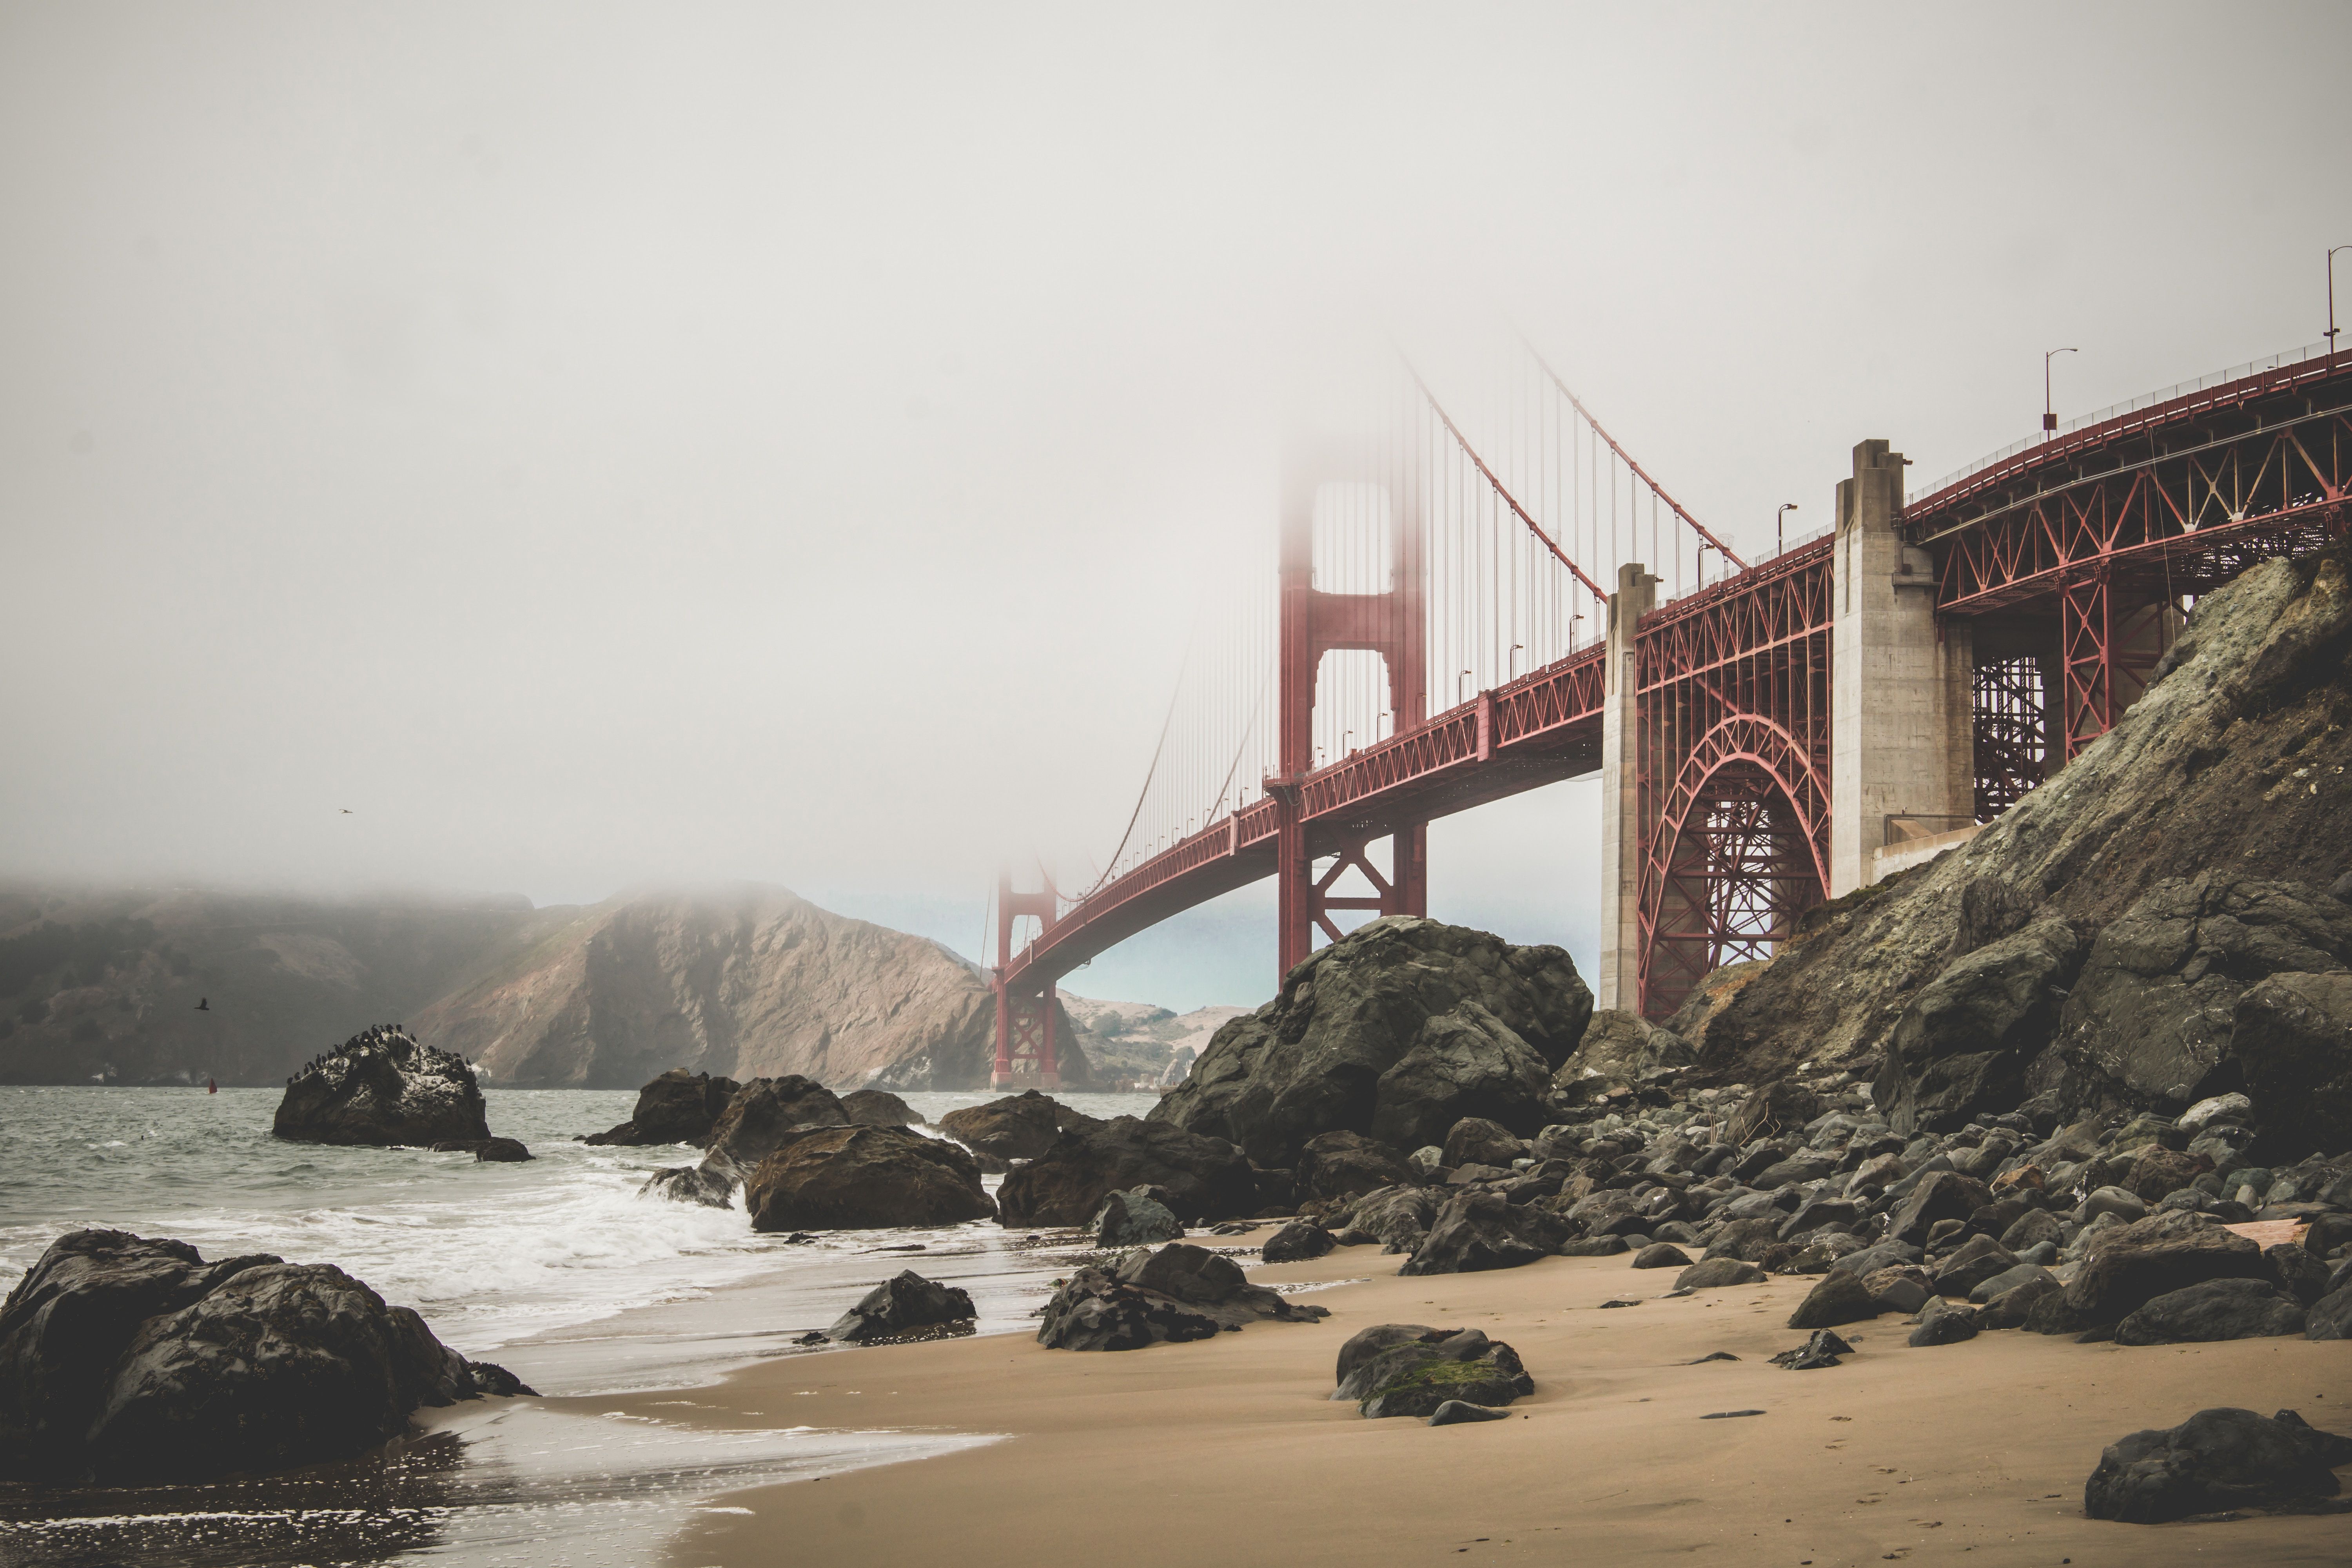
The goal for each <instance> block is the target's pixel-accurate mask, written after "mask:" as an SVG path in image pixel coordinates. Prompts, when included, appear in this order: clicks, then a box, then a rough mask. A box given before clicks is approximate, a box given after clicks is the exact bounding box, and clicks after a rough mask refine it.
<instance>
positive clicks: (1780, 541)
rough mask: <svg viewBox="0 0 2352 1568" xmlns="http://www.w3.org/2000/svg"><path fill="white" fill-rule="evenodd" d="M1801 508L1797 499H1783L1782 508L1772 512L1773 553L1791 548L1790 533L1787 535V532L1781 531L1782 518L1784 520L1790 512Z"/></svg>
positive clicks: (1776, 553)
mask: <svg viewBox="0 0 2352 1568" xmlns="http://www.w3.org/2000/svg"><path fill="white" fill-rule="evenodd" d="M1797 510H1801V509H1800V508H1799V507H1798V505H1797V503H1796V502H1795V501H1792V500H1784V501H1782V502H1781V503H1780V510H1779V511H1776V512H1774V513H1773V514H1772V553H1773V554H1775V555H1778V554H1780V553H1781V552H1783V551H1786V550H1787V549H1788V548H1789V539H1788V535H1786V534H1785V533H1783V532H1781V531H1780V528H1781V520H1782V519H1783V518H1785V517H1787V516H1788V515H1789V514H1790V512H1792V511H1797Z"/></svg>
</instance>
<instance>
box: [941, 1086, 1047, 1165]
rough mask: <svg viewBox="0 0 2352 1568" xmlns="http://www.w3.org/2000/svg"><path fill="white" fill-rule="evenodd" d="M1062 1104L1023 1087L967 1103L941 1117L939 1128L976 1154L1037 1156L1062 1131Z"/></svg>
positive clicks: (1000, 1157)
mask: <svg viewBox="0 0 2352 1568" xmlns="http://www.w3.org/2000/svg"><path fill="white" fill-rule="evenodd" d="M1059 1110H1061V1106H1060V1105H1059V1104H1058V1103H1057V1102H1056V1101H1055V1100H1054V1098H1053V1097H1052V1096H1050V1095H1045V1094H1040V1093H1039V1092H1037V1090H1035V1089H1024V1090H1023V1091H1022V1092H1021V1093H1019V1094H1008V1095H1006V1096H1005V1097H1004V1098H1003V1099H1002V1100H990V1101H989V1102H988V1103H987V1104H986V1105H968V1106H965V1107H964V1108H963V1109H962V1110H950V1111H949V1112H948V1113H947V1114H946V1115H945V1116H942V1117H940V1131H942V1132H945V1133H947V1134H948V1135H949V1136H950V1137H952V1138H955V1139H957V1140H958V1141H960V1142H962V1143H964V1144H966V1145H968V1146H969V1147H970V1148H971V1151H972V1152H974V1153H976V1154H985V1155H987V1156H989V1157H990V1158H991V1159H993V1160H998V1161H1003V1162H1005V1163H1011V1162H1012V1161H1014V1160H1034V1159H1035V1158H1036V1157H1037V1156H1038V1155H1040V1154H1042V1153H1044V1152H1045V1151H1046V1150H1048V1149H1050V1148H1052V1147H1053V1146H1054V1140H1055V1138H1057V1137H1059V1136H1060V1135H1061V1131H1062V1128H1061V1121H1060V1118H1059V1116H1058V1115H1057V1114H1056V1113H1057V1112H1058V1111H1059Z"/></svg>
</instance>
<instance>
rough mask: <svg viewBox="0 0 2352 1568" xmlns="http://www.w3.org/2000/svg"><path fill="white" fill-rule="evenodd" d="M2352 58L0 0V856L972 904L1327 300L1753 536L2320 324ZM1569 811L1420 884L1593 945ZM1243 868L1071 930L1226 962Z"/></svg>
mask: <svg viewBox="0 0 2352 1568" xmlns="http://www.w3.org/2000/svg"><path fill="white" fill-rule="evenodd" d="M2347 46H2352V12H2347V10H2346V9H2345V8H2344V7H2343V6H2341V5H2308V6H2304V5H2289V6H2277V5H2270V6H2265V5H2230V6H2226V7H2225V6H2210V7H2196V6H2171V5H2129V6H2118V7H2090V6H2066V7H2049V6H2038V5H2037V6H2018V7H2010V8H2003V7H1993V6H1971V7H1966V8H1958V7H1955V8H1948V9H1945V10H1941V11H1934V12H1930V11H1927V10H1924V9H1913V10H1906V11H1896V10H1894V9H1893V8H1889V7H1885V6H1864V7H1852V8H1847V7H1830V6H1794V5H1790V6H1780V7H1774V8H1765V7H1760V6H1740V7H1733V6H1720V7H1680V8H1677V7H1643V8H1639V9H1638V11H1637V10H1636V9H1635V8H1629V7H1622V6H1605V7H1604V6H1563V5H1543V6H1526V7H1521V6H1507V5H1487V6H1443V7H1431V6H1423V7H1402V6H1400V7H1376V6H1367V5H1346V6H1333V7H1307V6H1283V7H1271V8H1269V7H1262V6H1252V5H1234V6H1223V5H1188V6H1182V7H1175V6H1167V7H1160V8H1144V7H1116V8H1115V7H1104V6H1073V7H1067V8H1055V7H1043V6H992V7H975V6H970V5H943V6H937V7H924V6H856V7H852V6H841V5H825V6H817V5H807V6H785V5H747V6H728V5H695V6H691V7H680V6H652V5H646V6H613V5H583V4H577V3H567V4H563V5H487V6H485V5H373V6H352V5H337V6H321V5H203V6H187V5H106V4H84V3H79V0H77V3H73V4H56V5H23V4H16V5H0V213H5V231H0V232H5V245H4V246H0V874H16V875H31V876H44V877H52V876H54V877H76V878H118V877H133V876H135V877H141V878H149V879H202V880H220V881H236V882H244V883H265V884H268V885H273V886H289V887H298V888H306V889H320V890H341V891H350V890H356V889H371V888H383V887H394V886H397V887H415V888H459V889H486V890H519V891H521V892H524V893H527V894H528V895H530V897H531V898H533V899H534V900H538V901H540V902H542V903H544V902H559V901H561V902H571V901H584V900H595V899H600V898H603V897H605V896H607V895H609V894H611V893H612V892H614V890H615V889H619V888H622V887H624V886H626V885H631V884H638V883H645V882H650V881H667V882H677V881H697V880H706V879H719V878H756V879H765V880H774V881H780V882H783V883H786V884H788V885H791V886H793V887H795V888H797V889H800V890H802V891H803V892H804V893H807V894H809V895H810V896H812V897H815V898H818V899H819V900H820V901H824V902H827V903H829V904H830V905H832V906H833V907H835V908H841V909H844V910H847V911H848V912H852V913H858V914H865V915H868V916H871V917H873V918H877V919H882V920H886V921H890V922H891V923H894V924H899V925H902V926H905V927H908V929H916V930H923V931H929V933H930V934H933V935H937V936H939V937H940V938H942V939H943V940H948V941H950V942H955V943H956V944H957V945H958V946H960V947H961V948H963V949H964V950H965V951H967V952H972V951H975V950H976V948H977V945H978V942H977V939H978V936H979V918H980V916H979V910H980V899H981V897H982V892H983V890H984V888H985V885H986V883H987V882H988V880H989V879H991V877H992V873H993V868H994V866H995V865H996V863H997V860H998V858H999V857H1000V856H1001V855H1003V854H1008V853H1013V854H1020V853H1026V852H1028V851H1029V850H1031V849H1032V848H1033V847H1037V846H1041V845H1044V846H1048V847H1050V848H1051V849H1052V850H1053V851H1054V852H1059V853H1065V854H1067V853H1072V852H1074V850H1076V849H1079V848H1083V847H1084V844H1091V843H1094V842H1096V841H1097V840H1100V841H1102V842H1101V843H1100V846H1099V847H1096V848H1094V849H1093V850H1092V851H1091V852H1092V853H1094V854H1096V855H1100V854H1102V853H1105V852H1107V850H1108V841H1109V840H1113V839H1115V838H1116V836H1117V831H1118V819H1119V818H1120V817H1121V816H1122V815H1123V813H1124V811H1125V809H1126V807H1127V806H1128V805H1129V804H1130V803H1131V802H1132V799H1133V795H1134V790H1135V788H1136V785H1137V784H1138V783H1139V780H1140V778H1141V774H1142V770H1143V766H1144V763H1145V761H1146V760H1147V758H1148V756H1149V754H1150V747H1151V742H1152V739H1153V735H1154V733H1155V731H1156V727H1157V725H1158V722H1159V719H1160V712H1161V710H1162V707H1163V705H1164V703H1165V702H1166V700H1167V694H1168V691H1169V689H1170V685H1171V681H1172V680H1173V679H1174V676H1175V671H1176V668H1177V665H1178V661H1179V659H1180V658H1181V652H1182V644H1183V639H1184V637H1185V634H1186V630H1187V628H1188V627H1189V626H1191V625H1192V620H1193V618H1194V616H1195V613H1196V611H1197V608H1198V606H1199V605H1200V604H1201V602H1202V599H1203V598H1204V597H1206V596H1210V595H1213V594H1214V593H1215V592H1216V589H1217V585H1218V584H1219V582H1220V580H1221V579H1220V578H1219V575H1218V574H1219V572H1220V570H1221V569H1223V570H1230V569H1231V566H1232V560H1233V552H1231V551H1230V549H1227V548H1225V547H1226V546H1228V545H1229V544H1230V542H1233V541H1236V540H1241V539H1244V538H1247V539H1259V538H1263V536H1264V531H1265V530H1266V529H1267V528H1269V527H1270V526H1271V521H1272V511H1273V473H1274V468H1273V464H1274V457H1275V448H1274V437H1275V435H1276V410H1277V408H1278V406H1279V405H1280V403H1281V400H1282V392H1281V389H1282V388H1283V387H1285V386H1286V385H1288V384H1293V383H1295V381H1296V380H1297V376H1298V374H1299V373H1300V371H1301V369H1302V367H1306V366H1309V365H1311V364H1312V363H1315V362H1316V361H1317V359H1318V356H1319V355H1321V354H1322V353H1324V352H1325V350H1326V349H1327V347H1328V345H1329V344H1332V343H1336V342H1359V341H1361V342H1377V341H1379V340H1380V339H1381V337H1382V336H1383V335H1384V334H1385V333H1387V332H1389V331H1398V332H1399V333H1400V334H1402V335H1406V336H1409V337H1411V338H1412V340H1413V341H1415V342H1421V343H1425V344H1433V345H1437V348H1436V350H1435V351H1433V352H1443V350H1444V348H1445V347H1446V346H1447V345H1450V344H1453V343H1454V342H1465V343H1466V342H1475V341H1477V340H1478V339H1480V338H1481V337H1482V336H1490V335H1492V334H1493V333H1495V331H1496V329H1497V325H1498V323H1499V322H1501V321H1505V320H1509V321H1517V322H1518V323H1520V324H1522V325H1524V326H1525V327H1526V328H1527V329H1528V331H1530V333H1531V334H1532V335H1533V337H1534V338H1535V340H1536V341H1537V342H1538V343H1539V344H1541V345H1542V347H1543V348H1544V350H1545V352H1546V353H1547V355H1548V357H1549V358H1550V359H1551V360H1552V361H1553V363H1556V364H1558V365H1559V367H1560V368H1561V369H1562V370H1563V372H1564V373H1566V374H1568V375H1569V377H1570V380H1571V382H1572V383H1573V384H1576V385H1577V386H1578V388H1579V390H1580V392H1581V393H1582V394H1583V395H1584V396H1585V397H1586V398H1587V399H1588V400H1589V401H1590V402H1591V404H1592V405H1593V406H1594V410H1595V412H1596V413H1597V414H1598V415H1599V416H1601V419H1602V420H1603V421H1604V422H1606V423H1607V424H1608V425H1609V426H1610V427H1611V429H1612V432H1613V433H1614V434H1616V435H1617V436H1618V437H1620V438H1621V439H1622V440H1624V441H1625V442H1626V443H1627V445H1628V446H1629V447H1631V448H1632V449H1633V451H1634V453H1635V454H1636V455H1637V456H1638V457H1639V458H1641V459H1642V461H1643V464H1644V466H1645V467H1647V468H1649V469H1650V470H1651V471H1652V472H1653V473H1654V474H1656V475H1657V476H1658V477H1659V478H1660V479H1661V480H1662V481H1663V482H1664V484H1665V485H1666V487H1667V488H1668V489H1671V490H1673V491H1674V492H1675V494H1676V496H1677V497H1678V498H1680V499H1681V500H1684V501H1685V503H1686V504H1688V505H1689V506H1690V507H1691V508H1692V510H1694V511H1695V512H1696V514H1697V515H1698V516H1699V517H1700V518H1701V519H1703V520H1705V521H1707V522H1708V523H1709V524H1710V526H1712V527H1714V528H1716V529H1717V531H1726V532H1727V533H1728V534H1729V536H1730V537H1731V538H1732V540H1733V542H1734V543H1735V545H1737V546H1739V547H1741V548H1743V549H1746V548H1752V547H1754V546H1756V545H1757V544H1759V542H1766V541H1769V537H1770V531H1771V519H1772V512H1773V509H1774V507H1775V506H1776V505H1777V503H1779V502H1780V501H1782V500H1796V501H1798V502H1800V503H1801V507H1802V508H1803V510H1801V512H1800V513H1798V514H1797V515H1796V517H1795V518H1793V519H1792V520H1791V521H1792V523H1794V524H1796V525H1798V526H1799V527H1801V528H1808V529H1809V528H1811V527H1817V526H1820V525H1822V524H1825V523H1826V522H1828V521H1830V519H1829V503H1830V500H1831V497H1832V490H1833V488H1834V485H1835V483H1836V481H1837V479H1839V478H1840V477H1841V475H1843V474H1844V473H1846V472H1847V471H1849V458H1848V455H1847V454H1848V451H1849V448H1851V447H1852V446H1853V444H1854V443H1855V442H1857V441H1859V440H1862V439H1864V438H1865V437H1887V438H1889V439H1891V440H1893V441H1894V442H1895V445H1896V446H1897V447H1900V448H1902V449H1903V450H1905V451H1906V452H1907V453H1908V454H1909V455H1910V456H1911V457H1912V458H1914V459H1915V461H1916V463H1917V465H1918V467H1917V468H1915V469H1914V470H1913V471H1914V473H1915V475H1918V476H1928V475H1937V474H1941V473H1943V472H1945V471H1947V470H1948V469H1950V468H1956V467H1958V465H1960V464H1961V463H1963V462H1965V461H1968V460H1969V459H1971V458H1975V457H1977V456H1979V455H1980V454H1982V453H1984V452H1986V451H1989V450H1990V449H1992V448H1994V447H1999V446H2001V445H2003V444H2005V443H2007V442H2009V441H2011V440H2014V439H2016V438H2018V437H2022V436H2024V435H2027V434H2028V433H2030V432H2031V431H2032V429H2033V427H2034V426H2035V425H2036V423H2037V420H2038V416H2039V415H2040V412H2041V399H2042V351H2043V350H2044V349H2047V348H2051V347H2055V346H2059V345H2062V344H2063V345H2077V346H2079V347H2080V348H2081V350H2082V352H2081V353H2079V354H2076V355H2073V356H2068V357H2066V358H2063V359H2062V360H2061V361H2060V362H2059V364H2058V371H2057V375H2058V387H2057V405H2058V408H2059V411H2060V414H2061V416H2067V415H2069V414H2073V413H2081V412H2084V411H2087V410H2089V409H2092V408H2095V407H2097V406H2100V405H2105V404H2107V403H2110V402H2114V401H2116V400H2118V399H2122V398H2125V397H2128V396H2131V395H2136V394H2138V393H2141V392H2145V391H2147V390H2149V389H2151V388H2154V387H2157V386H2159V385H2163V384H2169V383H2171V382H2174V381H2177V380H2180V379H2182V378H2185V377H2189V376H2192V375H2196V374H2202V373H2204V372H2207V371H2210V370H2214V369H2217V368H2220V367H2221V366H2224V365H2228V364H2233V363H2238V362H2241V361H2243V360H2246V359H2248V358H2251V357H2252V356H2255V355H2259V354H2266V353H2273V352H2274V351H2277V350H2280V349H2284V348H2289V347H2293V346H2296V345H2300V344H2303V343H2306V342H2312V341H2313V340H2315V339H2316V338H2317V337H2318V336H2319V334H2320V332H2321V331H2322V329H2323V328H2324V326H2325V319H2324V275H2323V272H2322V261H2321V258H2322V255H2323V253H2324V251H2325V249H2326V247H2327V245H2329V244H2330V243H2345V242H2347V241H2352V211H2347V206H2352V203H2347V199H2346V197H2345V195H2344V191H2345V184H2344V180H2343V177H2342V163H2343V159H2342V151H2343V145H2344V138H2343V132H2342V131H2341V129H2340V126H2339V125H2338V124H2337V121H2338V120H2339V119H2340V115H2339V112H2338V110H2337V109H2336V104H2337V102H2338V100H2339V98H2340V88H2339V85H2338V84H2339V82H2340V77H2341V70H2342V62H2343V61H2344V59H2345V58H2347ZM2348 259H2352V258H2348ZM2347 286H2352V269H2347ZM2347 305H2352V295H2347ZM2347 313H2352V311H2347ZM346 807H347V808H349V810H350V812H351V813H352V815H349V816H345V815H343V814H342V808H346ZM1593 823H1594V817H1593V794H1592V791H1591V787H1590V786H1588V785H1578V784H1567V785H1559V786H1555V787H1553V788H1552V789H1550V790H1547V791H1544V792H1540V793H1539V794H1538V795H1531V796H1528V797H1524V798H1523V799H1521V800H1519V801H1517V802H1512V803H1507V804H1506V805H1502V806H1497V807H1492V808H1488V809H1487V810H1486V811H1482V812H1480V813H1477V814H1474V815H1473V816H1469V817H1465V818H1462V819H1457V820H1456V821H1454V822H1451V823H1448V824H1444V825H1441V826H1439V828H1438V829H1437V830H1436V831H1435V834H1434V836H1433V856H1432V858H1433V866H1432V878H1431V885H1432V893H1433V905H1434V907H1433V913H1437V914H1440V915H1442V916H1447V917H1450V918H1456V919H1464V920H1468V921H1472V922H1474V923H1481V924H1488V925H1491V926H1493V927H1494V928H1495V929H1497V930H1502V931H1505V932H1506V934H1508V935H1512V936H1514V937H1516V938H1517V939H1519V940H1537V939H1544V940H1559V941H1564V942H1568V943H1569V944H1570V946H1571V948H1572V949H1573V950H1574V951H1576V952H1578V953H1579V955H1580V961H1582V962H1585V963H1589V962H1590V960H1591V948H1592V945H1593V932H1594V931H1595V930H1596V928H1597V922H1596V921H1595V920H1594V917H1593V913H1592V909H1591V900H1592V883H1593V868H1594V866H1595V863H1596V860H1597V853H1596V850H1597V846H1596V845H1595V844H1594V843H1593V842H1592V840H1593V838H1594V837H1595V834H1594V827H1593ZM1079 841H1084V843H1083V844H1082V843H1080V842H1079ZM1268 907H1269V904H1268V900H1266V899H1265V897H1264V896H1263V895H1262V894H1244V895H1238V896H1236V899H1235V900H1233V903H1232V906H1231V907H1230V908H1227V909H1222V910H1211V911H1206V912H1204V913H1202V915H1200V916H1197V917H1195V918H1193V919H1192V920H1190V921H1183V922H1179V923H1177V924H1176V925H1174V926H1173V927H1171V929H1170V930H1168V931H1163V932H1161V933H1160V934H1158V935H1156V936H1148V937H1146V938H1142V939H1139V940H1138V941H1137V942H1131V943H1129V947H1128V948H1126V949H1122V950H1120V951H1119V952H1115V953H1113V954H1111V955H1109V956H1108V957H1106V958H1104V959H1102V960H1100V961H1098V962H1097V963H1096V964H1095V966H1094V967H1093V969H1092V970H1091V971H1089V972H1087V973H1085V974H1082V975H1079V976H1074V977H1073V978H1072V979H1071V981H1070V982H1069V984H1070V985H1071V987H1072V988H1073V989H1076V990H1079V991H1081V992H1085V993H1087V994H1098V995H1113V996H1118V995H1132V996H1138V997H1146V998H1149V999H1152V1000H1160V1001H1167V1002H1171V1003H1174V1004H1177V1005H1193V1004H1196V1003H1199V1002H1205V1001H1213V1000H1226V1001H1233V1002H1255V1000H1258V999H1259V998H1261V997H1262V996H1263V995H1265V994H1267V993H1268V992H1269V991H1270V989H1271V984H1272V973H1271V972H1272V968H1273V957H1272V948H1271V942H1272V939H1271V921H1270V919H1268V918H1266V915H1265V910H1266V909H1267V908H1268Z"/></svg>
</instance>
